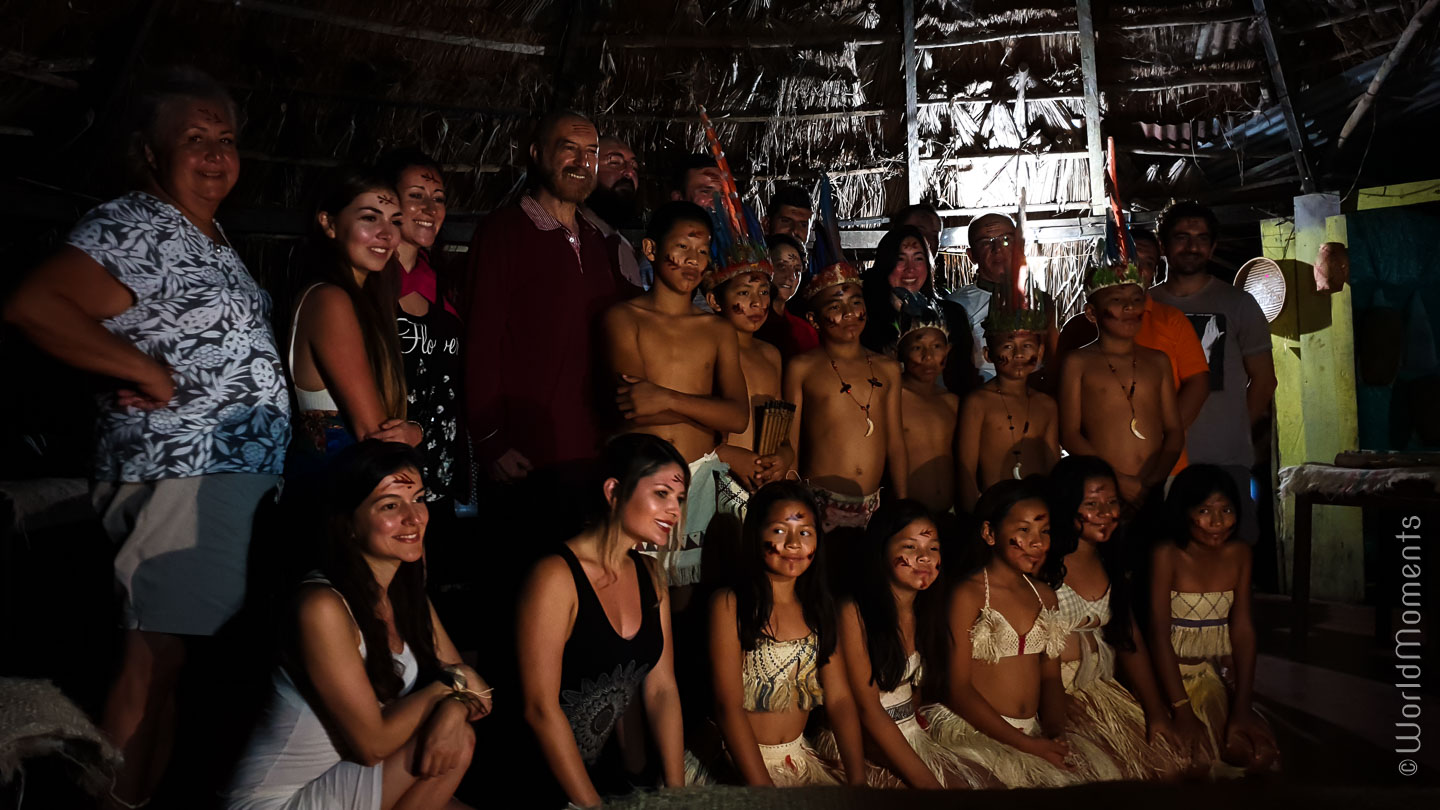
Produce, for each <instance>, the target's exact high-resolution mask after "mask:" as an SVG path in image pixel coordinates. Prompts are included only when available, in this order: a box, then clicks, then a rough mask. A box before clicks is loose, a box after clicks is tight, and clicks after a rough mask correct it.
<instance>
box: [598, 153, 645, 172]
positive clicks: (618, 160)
mask: <svg viewBox="0 0 1440 810" xmlns="http://www.w3.org/2000/svg"><path fill="white" fill-rule="evenodd" d="M605 168H607V169H620V170H624V169H629V170H631V171H633V172H635V173H636V174H639V173H640V161H639V159H638V158H630V159H629V160H626V159H625V158H624V157H623V156H621V155H610V156H609V157H607V158H605Z"/></svg>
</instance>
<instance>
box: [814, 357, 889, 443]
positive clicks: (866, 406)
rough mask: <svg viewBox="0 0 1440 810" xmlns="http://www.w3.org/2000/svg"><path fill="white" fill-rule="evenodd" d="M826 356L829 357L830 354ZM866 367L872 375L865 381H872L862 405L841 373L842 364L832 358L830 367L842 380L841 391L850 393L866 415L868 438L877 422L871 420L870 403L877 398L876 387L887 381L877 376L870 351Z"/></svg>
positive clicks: (866, 358)
mask: <svg viewBox="0 0 1440 810" xmlns="http://www.w3.org/2000/svg"><path fill="white" fill-rule="evenodd" d="M826 356H827V357H829V355H828V354H827V355H826ZM865 368H866V370H868V371H869V372H870V376H869V377H868V378H867V379H866V380H865V382H868V383H870V395H869V396H867V397H865V404H864V405H861V404H860V400H859V399H856V398H855V392H854V391H853V390H852V389H853V388H854V386H852V385H851V384H850V383H848V382H845V377H844V375H842V374H841V373H840V366H839V365H838V364H837V363H836V362H835V358H833V357H831V358H830V369H831V370H832V371H834V372H835V376H836V377H837V378H839V380H840V393H842V394H849V395H850V399H851V400H852V401H854V403H855V407H857V408H859V409H860V413H861V414H862V415H863V416H864V417H865V438H867V439H868V438H870V434H872V433H874V432H875V423H874V422H872V421H870V403H871V402H872V401H873V400H874V399H875V389H876V388H883V387H884V386H885V383H882V382H880V381H879V380H878V379H876V378H875V366H874V365H873V364H872V363H871V362H870V353H869V352H865Z"/></svg>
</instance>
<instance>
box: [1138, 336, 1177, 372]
mask: <svg viewBox="0 0 1440 810" xmlns="http://www.w3.org/2000/svg"><path fill="white" fill-rule="evenodd" d="M1135 354H1136V356H1137V357H1138V358H1139V360H1140V362H1142V363H1144V364H1145V365H1146V366H1148V367H1149V368H1150V369H1151V370H1152V371H1154V372H1163V373H1164V374H1166V375H1167V377H1168V375H1169V374H1170V355H1168V354H1166V353H1165V352H1162V351H1160V350H1159V349H1152V348H1150V347H1148V346H1141V345H1140V344H1138V343H1137V344H1135Z"/></svg>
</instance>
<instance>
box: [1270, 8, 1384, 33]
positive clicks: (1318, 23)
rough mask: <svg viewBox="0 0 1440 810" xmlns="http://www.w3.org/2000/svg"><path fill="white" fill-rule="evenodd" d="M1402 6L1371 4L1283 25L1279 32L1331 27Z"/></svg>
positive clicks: (1300, 31) (1298, 31)
mask: <svg viewBox="0 0 1440 810" xmlns="http://www.w3.org/2000/svg"><path fill="white" fill-rule="evenodd" d="M1397 8H1400V4H1399V3H1386V4H1385V5H1383V6H1369V7H1367V8H1363V9H1361V10H1359V11H1352V12H1351V13H1349V14H1339V15H1336V16H1334V17H1325V18H1323V19H1319V20H1313V21H1311V22H1304V23H1296V24H1295V25H1286V26H1282V27H1281V28H1280V29H1279V31H1278V33H1281V34H1286V35H1288V34H1303V33H1305V32H1306V31H1314V30H1316V29H1319V28H1331V27H1333V26H1336V25H1339V24H1340V23H1347V22H1350V21H1351V20H1359V19H1363V18H1365V17H1373V16H1375V15H1376V14H1384V13H1385V12H1387V11H1394V10H1395V9H1397Z"/></svg>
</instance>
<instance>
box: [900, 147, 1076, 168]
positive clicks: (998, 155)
mask: <svg viewBox="0 0 1440 810" xmlns="http://www.w3.org/2000/svg"><path fill="white" fill-rule="evenodd" d="M1089 156H1090V153H1089V152H1037V153H1034V154H1031V153H1029V152H1021V153H1019V154H1018V155H1017V154H1016V153H1015V152H1013V151H1012V152H981V153H979V154H975V155H955V156H952V157H943V158H921V159H920V162H921V163H934V164H939V165H944V166H958V165H960V164H962V163H969V162H970V161H972V160H1017V159H1018V160H1022V161H1024V160H1034V161H1046V160H1079V159H1081V158H1086V157H1089Z"/></svg>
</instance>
